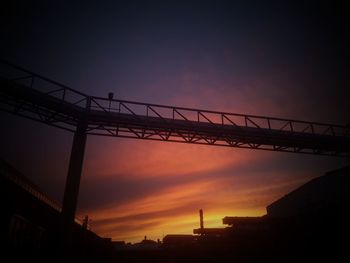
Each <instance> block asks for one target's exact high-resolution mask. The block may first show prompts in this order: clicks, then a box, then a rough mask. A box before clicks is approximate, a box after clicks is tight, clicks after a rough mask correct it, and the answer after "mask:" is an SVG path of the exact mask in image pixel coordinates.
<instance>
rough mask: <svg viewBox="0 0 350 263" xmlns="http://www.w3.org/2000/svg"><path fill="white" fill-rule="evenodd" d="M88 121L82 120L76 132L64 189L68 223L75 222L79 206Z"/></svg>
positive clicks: (64, 209)
mask: <svg viewBox="0 0 350 263" xmlns="http://www.w3.org/2000/svg"><path fill="white" fill-rule="evenodd" d="M86 128H87V125H86V122H85V121H80V122H79V123H78V125H77V129H76V131H75V133H74V138H73V145H72V151H71V155H70V160H69V170H68V176H67V179H66V187H65V190H64V197H63V205H62V216H63V219H64V221H65V222H66V223H73V222H74V217H75V211H76V208H77V202H78V195H79V185H80V177H81V172H82V168H83V161H84V151H85V144H86Z"/></svg>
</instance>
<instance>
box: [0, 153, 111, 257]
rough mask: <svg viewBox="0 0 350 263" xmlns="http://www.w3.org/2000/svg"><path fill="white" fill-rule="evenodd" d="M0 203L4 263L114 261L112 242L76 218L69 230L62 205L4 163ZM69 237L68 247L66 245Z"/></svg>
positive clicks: (0, 175) (0, 173)
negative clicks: (63, 219)
mask: <svg viewBox="0 0 350 263" xmlns="http://www.w3.org/2000/svg"><path fill="white" fill-rule="evenodd" d="M0 203H1V217H0V238H1V239H0V242H1V247H0V249H1V251H2V252H1V254H0V261H1V262H6V261H5V259H7V260H8V261H7V262H27V261H34V262H70V261H77V262H80V261H85V262H100V260H102V262H104V261H107V260H109V259H111V258H112V252H113V250H112V247H111V242H110V240H109V239H103V238H101V237H99V236H97V235H96V234H95V233H93V232H91V231H90V230H88V229H86V227H84V226H83V225H82V224H81V222H80V221H79V220H78V219H77V218H76V219H75V223H74V225H72V226H71V227H69V229H67V227H66V226H65V224H64V222H63V221H62V216H61V206H60V205H59V204H58V203H56V202H55V201H53V200H52V199H51V198H50V197H48V196H47V195H46V194H45V193H43V192H42V191H41V190H40V189H38V188H37V187H36V186H35V185H34V184H33V183H31V182H30V181H29V180H28V179H26V178H25V177H24V176H23V175H22V174H21V173H20V172H19V171H17V170H16V169H14V168H13V167H11V166H10V165H9V164H7V163H6V162H4V161H2V160H0ZM68 230H69V231H68ZM67 236H68V237H69V242H68V244H67V242H64V239H65V238H66V237H67Z"/></svg>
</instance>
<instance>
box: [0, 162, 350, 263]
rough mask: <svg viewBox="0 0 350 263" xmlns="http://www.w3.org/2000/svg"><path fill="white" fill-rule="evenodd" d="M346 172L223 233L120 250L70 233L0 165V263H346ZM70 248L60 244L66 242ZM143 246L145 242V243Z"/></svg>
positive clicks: (57, 213) (54, 210)
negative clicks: (7, 262)
mask: <svg viewBox="0 0 350 263" xmlns="http://www.w3.org/2000/svg"><path fill="white" fill-rule="evenodd" d="M349 180H350V166H349V167H345V168H342V169H339V170H336V171H332V172H328V173H326V174H325V175H324V176H321V177H318V178H315V179H313V180H311V181H310V182H308V183H306V184H305V185H303V186H301V187H299V188H298V189H296V190H294V191H292V192H291V193H289V194H287V195H285V196H284V197H282V198H281V199H279V200H277V201H275V202H274V203H272V204H270V205H269V206H267V214H266V215H265V216H262V217H225V218H223V223H224V224H225V225H228V226H227V227H225V228H205V227H204V223H203V212H202V211H201V223H200V228H199V229H195V230H194V233H195V235H167V236H165V237H164V239H163V243H159V242H158V243H156V242H151V241H149V240H146V239H145V240H144V241H143V242H141V243H139V244H137V245H134V246H131V247H130V246H126V245H125V243H123V242H120V244H118V246H117V247H118V249H116V246H114V245H116V244H115V242H114V243H113V242H111V240H110V239H104V238H101V237H99V236H98V235H96V234H95V233H93V232H92V231H90V230H88V229H87V228H86V227H84V226H83V225H82V224H81V222H79V220H77V219H76V220H75V224H74V225H73V226H71V228H70V229H69V231H68V230H67V227H66V225H65V224H64V222H63V221H62V216H61V207H60V205H59V204H57V203H55V202H54V201H52V200H51V199H50V198H49V197H48V196H47V195H46V194H45V193H43V192H42V191H40V190H39V189H38V188H37V187H36V186H35V185H33V184H32V183H31V182H30V181H28V180H27V179H26V178H25V177H24V176H23V175H22V174H21V173H19V172H18V171H17V170H15V169H14V168H12V167H11V166H10V165H8V164H7V163H5V162H3V161H1V162H0V182H1V184H0V187H1V189H0V194H1V198H0V202H1V209H2V212H1V215H2V216H1V222H0V235H1V251H2V252H1V256H0V257H1V261H3V260H4V259H5V258H6V257H8V258H9V259H11V262H27V261H29V260H30V261H34V262H73V261H77V262H82V261H83V262H141V261H142V262H298V261H305V260H310V261H311V262H316V261H320V262H339V261H347V260H348V259H347V258H348V257H349V256H348V255H347V242H344V241H346V240H347V239H348V236H347V232H348V231H349V226H348V222H347V221H348V220H347V217H346V216H345V214H346V213H347V211H346V210H347V207H348V203H349V202H348V200H349V198H348V193H349V191H348V189H349V186H350V182H349ZM67 235H68V237H69V238H68V240H69V242H68V244H67V242H63V241H64V240H67ZM146 241H147V242H146Z"/></svg>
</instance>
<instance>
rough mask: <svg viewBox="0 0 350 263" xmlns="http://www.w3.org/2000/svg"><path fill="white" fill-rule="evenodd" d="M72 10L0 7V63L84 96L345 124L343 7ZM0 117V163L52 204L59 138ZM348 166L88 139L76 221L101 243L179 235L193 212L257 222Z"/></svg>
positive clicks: (124, 4)
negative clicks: (275, 205)
mask: <svg viewBox="0 0 350 263" xmlns="http://www.w3.org/2000/svg"><path fill="white" fill-rule="evenodd" d="M72 2H73V1H72ZM86 2H89V4H88V3H83V4H78V3H75V4H72V3H70V1H66V2H65V1H35V2H34V3H32V2H30V1H23V3H20V1H13V2H11V3H12V5H9V6H8V7H6V8H7V9H6V8H5V9H4V10H3V11H1V12H4V14H2V16H1V21H0V22H1V33H2V40H1V43H0V47H1V53H0V58H3V59H7V60H9V61H12V62H13V63H15V64H18V65H21V66H23V67H25V68H28V69H30V70H32V71H33V72H37V73H38V74H41V75H43V76H46V77H48V78H51V79H54V80H56V81H58V82H61V83H63V84H66V85H68V86H70V87H72V88H74V89H76V90H79V91H82V92H84V93H87V94H90V95H96V96H101V97H106V96H107V94H108V92H114V94H115V97H116V98H119V99H125V100H132V101H141V102H149V103H158V104H164V105H176V106H184V107H194V108H201V109H208V110H218V111H227V112H235V113H246V114H256V115H264V116H272V117H284V118H293V119H301V120H311V121H322V122H330V123H335V124H348V123H350V118H349V114H348V113H349V112H350V103H349V84H350V72H349V67H350V66H349V61H350V48H349V47H350V41H349V25H350V23H349V16H348V13H349V11H350V10H349V9H346V7H345V6H341V5H339V4H336V3H334V2H335V1H300V2H298V1H291V2H288V1H274V2H271V3H270V4H266V2H265V1H257V2H264V3H260V4H258V3H254V2H253V1H238V2H235V1H120V2H118V1H110V2H108V1H98V2H96V3H90V2H91V1H86ZM243 2H244V4H243ZM280 2H283V3H280ZM305 2H307V3H305ZM0 118H1V122H2V125H1V131H0V135H1V136H0V143H1V147H0V158H2V159H4V160H6V161H8V162H9V163H10V164H12V165H13V166H14V167H16V168H17V169H19V170H20V171H22V173H24V174H25V175H26V176H28V178H30V179H31V180H32V181H33V182H35V183H36V184H37V185H38V186H39V187H40V188H41V189H43V190H44V191H45V192H47V193H48V194H49V195H50V196H52V197H53V198H54V199H56V200H58V201H62V198H63V191H64V183H65V177H66V174H67V169H68V161H69V154H70V149H71V143H72V134H71V133H68V132H66V131H62V130H57V129H56V128H53V127H49V126H45V125H44V124H40V123H35V122H32V121H30V120H26V119H22V118H19V117H17V116H12V115H9V114H6V113H1V112H0ZM348 164H349V160H348V159H344V158H334V157H324V156H312V155H298V154H291V153H277V152H264V151H252V150H244V149H236V148H225V147H210V146H201V145H188V144H176V143H164V142H151V141H141V140H132V139H121V138H105V137H92V136H90V137H88V141H87V147H86V151H85V159H84V168H83V175H82V181H81V185H80V195H79V203H78V215H80V216H84V215H89V217H90V218H91V220H92V223H91V226H92V229H93V230H94V231H96V232H97V233H98V234H100V235H102V236H105V237H112V238H113V239H115V240H126V241H130V242H137V241H140V240H141V239H142V238H143V236H145V235H147V236H148V237H149V238H152V239H157V238H160V239H161V238H162V237H163V236H164V235H166V234H169V233H172V234H176V233H188V234H191V233H192V229H193V228H197V227H198V226H199V216H198V210H199V209H200V208H202V209H204V218H205V226H208V227H209V226H210V227H221V226H223V225H222V218H223V217H225V216H258V215H263V214H265V213H266V210H265V207H266V206H267V205H268V204H270V203H271V202H273V201H274V200H276V199H278V198H280V197H281V196H283V195H284V194H286V193H288V192H289V191H291V190H293V189H294V188H296V187H298V186H300V185H301V184H303V183H305V182H306V181H308V180H310V179H311V178H313V177H315V176H319V175H322V174H323V173H324V172H326V171H328V170H332V169H336V168H339V167H342V166H345V165H348Z"/></svg>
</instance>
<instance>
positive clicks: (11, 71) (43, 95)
mask: <svg viewBox="0 0 350 263" xmlns="http://www.w3.org/2000/svg"><path fill="white" fill-rule="evenodd" d="M4 65H5V67H4V68H5V69H6V70H4V69H2V71H1V72H0V74H1V75H0V81H1V82H0V87H1V89H0V110H3V111H7V112H10V113H13V114H16V115H20V116H23V117H26V118H29V119H33V120H36V121H39V122H43V123H46V124H49V125H51V126H55V127H59V128H62V129H65V130H69V131H72V132H74V131H75V130H76V127H77V125H78V123H81V122H83V123H85V126H86V127H87V128H86V133H87V134H90V135H100V136H114V137H124V138H135V139H142V140H157V141H167V142H181V143H191V144H204V145H212V146H228V147H238V148H248V149H255V150H269V151H280V152H294V153H308V154H319V155H332V156H345V157H350V127H349V126H342V125H333V124H326V123H318V122H308V121H299V120H289V119H282V118H272V117H264V116H254V115H246V114H235V113H227V112H218V111H208V110H200V109H190V108H183V107H173V106H164V105H156V104H149V103H139V102H131V101H125V100H117V99H112V98H111V99H108V98H101V97H94V96H88V95H86V94H84V93H81V92H78V91H76V90H73V89H71V88H69V87H67V86H65V85H62V84H60V83H57V82H55V81H52V80H50V79H47V78H45V77H42V76H40V75H37V74H34V73H32V72H29V71H27V70H25V69H22V68H20V67H17V66H14V65H12V64H9V63H6V64H4Z"/></svg>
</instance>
